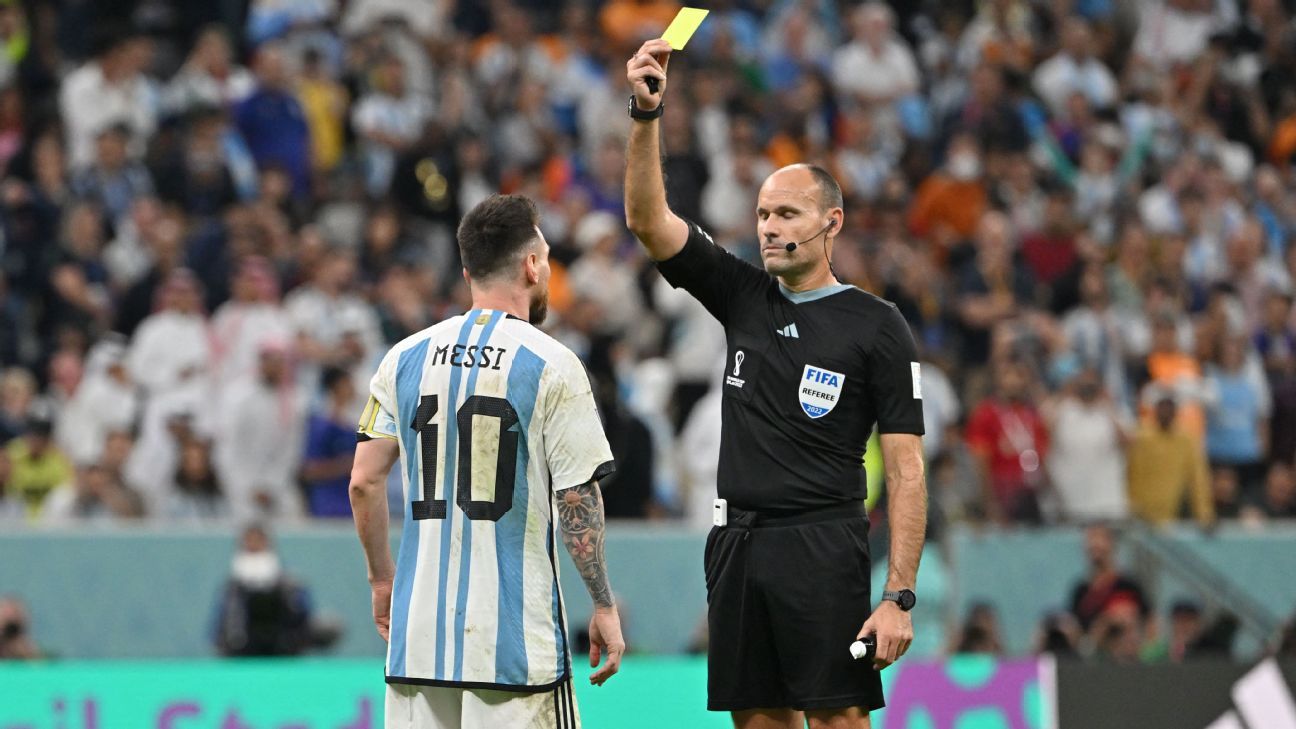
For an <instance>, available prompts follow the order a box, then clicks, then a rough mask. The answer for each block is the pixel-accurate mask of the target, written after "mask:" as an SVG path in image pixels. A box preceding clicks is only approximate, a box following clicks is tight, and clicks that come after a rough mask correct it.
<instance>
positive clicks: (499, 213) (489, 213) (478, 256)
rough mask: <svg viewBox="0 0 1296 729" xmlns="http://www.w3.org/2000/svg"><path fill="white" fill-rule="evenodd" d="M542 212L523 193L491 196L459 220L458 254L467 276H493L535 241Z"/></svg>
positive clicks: (480, 277)
mask: <svg viewBox="0 0 1296 729" xmlns="http://www.w3.org/2000/svg"><path fill="white" fill-rule="evenodd" d="M539 224H540V212H539V211H538V210H537V209H536V206H535V203H533V202H531V200H530V199H529V198H526V197H523V196H522V195H491V196H490V197H488V198H486V199H485V200H483V201H482V202H480V203H478V204H477V207H475V208H473V209H472V210H470V211H469V212H468V214H467V215H465V216H464V218H463V220H462V221H461V222H460V223H459V233H458V239H459V255H460V257H461V258H462V259H463V265H464V268H466V269H467V270H468V275H469V276H471V277H472V278H475V279H484V278H490V277H491V276H493V275H495V274H497V273H499V272H500V271H502V270H503V269H504V268H505V267H506V266H507V265H508V264H509V263H510V262H512V261H514V260H516V259H517V257H518V255H519V254H520V253H521V252H522V251H523V249H525V248H526V246H527V245H528V244H529V243H531V241H533V240H535V237H536V227H537V226H538V225H539Z"/></svg>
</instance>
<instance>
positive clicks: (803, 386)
mask: <svg viewBox="0 0 1296 729" xmlns="http://www.w3.org/2000/svg"><path fill="white" fill-rule="evenodd" d="M845 383H846V375H843V374H842V373H840V372H833V371H832V370H825V369H821V368H819V367H814V366H812V365H806V366H805V370H804V371H803V372H802V373H801V383H800V384H799V385H798V386H797V388H798V389H797V399H798V400H800V401H801V409H802V410H804V411H805V414H806V415H809V416H810V417H812V418H822V417H823V416H825V415H827V414H828V413H830V412H832V409H833V408H835V407H837V401H838V400H840V399H841V393H842V385H844V384H845Z"/></svg>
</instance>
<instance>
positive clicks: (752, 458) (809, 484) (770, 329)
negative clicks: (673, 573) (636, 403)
mask: <svg viewBox="0 0 1296 729" xmlns="http://www.w3.org/2000/svg"><path fill="white" fill-rule="evenodd" d="M688 226H689V237H688V242H687V243H685V245H684V248H683V250H681V251H680V252H679V253H678V254H676V255H675V256H674V257H672V258H670V259H668V260H665V261H661V262H660V263H658V264H657V265H658V268H659V269H660V270H661V273H662V276H664V277H665V278H666V280H667V281H668V282H669V283H670V284H671V285H672V286H674V287H676V288H683V289H684V290H686V291H688V292H689V293H690V294H692V295H693V296H694V297H696V298H697V299H698V300H699V301H701V302H702V304H703V305H704V306H705V307H706V308H707V310H708V311H710V312H711V314H712V315H713V316H715V318H716V319H719V320H720V323H721V324H723V325H724V328H725V338H726V339H727V340H728V352H729V354H728V358H727V360H726V362H725V372H724V384H723V388H724V404H723V407H722V412H723V426H722V430H721V438H720V468H719V483H718V487H719V493H720V497H721V498H724V499H727V500H728V501H729V503H730V505H732V506H737V507H739V508H744V509H761V510H779V511H783V510H789V511H802V510H808V509H817V508H823V507H828V506H834V505H837V504H842V503H845V502H850V501H862V500H863V499H864V497H865V495H866V493H867V490H866V485H865V483H864V481H865V479H864V476H863V457H864V448H865V445H866V443H867V441H868V437H869V433H870V432H872V430H873V424H874V423H875V422H876V423H877V425H878V430H879V431H880V432H882V433H913V434H916V435H922V433H923V417H922V399H921V397H922V395H921V389H920V388H921V384H920V379H919V371H918V356H917V352H916V350H915V348H914V342H913V336H912V335H911V334H910V333H909V326H908V325H907V324H906V323H905V321H904V318H903V317H902V316H901V315H900V312H899V311H897V310H896V307H895V305H894V304H891V303H890V302H888V301H884V300H882V299H879V298H878V297H876V296H873V295H872V294H869V293H866V292H864V291H861V290H860V289H857V288H855V287H853V286H845V285H837V286H831V287H827V288H823V289H818V290H815V291H810V292H802V293H794V292H791V291H788V290H786V289H784V288H782V286H781V285H780V284H779V282H778V280H777V279H775V278H774V277H773V276H770V275H769V274H768V273H766V272H765V271H764V270H763V269H761V268H757V267H755V266H753V265H751V264H749V263H746V262H744V261H741V260H739V259H737V258H735V257H734V256H733V255H731V254H729V253H728V252H727V251H725V250H724V249H722V248H720V247H719V246H717V245H715V243H714V242H713V241H712V240H711V236H709V235H708V234H707V233H706V232H704V231H703V230H702V229H701V228H700V227H698V225H696V224H695V223H692V222H690V223H689V224H688ZM685 447H686V448H687V447H688V444H685Z"/></svg>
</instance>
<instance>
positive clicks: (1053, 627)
mask: <svg viewBox="0 0 1296 729" xmlns="http://www.w3.org/2000/svg"><path fill="white" fill-rule="evenodd" d="M1083 636H1084V633H1083V631H1081V630H1080V624H1079V623H1078V622H1076V619H1075V616H1074V615H1072V614H1071V613H1068V612H1059V613H1053V614H1051V615H1049V616H1047V617H1045V618H1044V621H1043V622H1042V623H1040V627H1039V631H1038V632H1037V635H1036V639H1035V652H1036V653H1050V654H1052V655H1053V656H1054V657H1056V658H1075V657H1076V656H1077V655H1079V652H1078V647H1079V645H1080V641H1081V639H1082V638H1083Z"/></svg>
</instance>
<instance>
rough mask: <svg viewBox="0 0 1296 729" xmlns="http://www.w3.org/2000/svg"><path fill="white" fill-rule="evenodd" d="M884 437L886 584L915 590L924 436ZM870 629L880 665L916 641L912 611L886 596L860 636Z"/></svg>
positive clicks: (923, 501)
mask: <svg viewBox="0 0 1296 729" xmlns="http://www.w3.org/2000/svg"><path fill="white" fill-rule="evenodd" d="M880 440H881V443H882V462H883V464H884V466H885V468H886V485H887V515H888V518H889V519H890V527H891V549H890V555H889V556H888V557H887V560H888V562H889V564H888V566H887V580H886V588H885V589H886V590H888V591H894V590H902V589H910V590H912V589H914V587H915V585H914V581H915V580H916V579H917V577H918V560H919V559H920V558H921V557H922V549H923V540H924V538H925V536H926V533H927V482H926V479H925V477H924V475H923V451H922V436H919V435H914V434H912V433H883V434H882V435H881V438H880ZM870 633H872V634H874V635H875V636H876V638H877V652H876V654H875V658H874V663H875V664H876V666H877V667H878V668H885V667H886V666H889V665H890V664H892V663H894V662H895V661H896V660H897V659H899V658H900V656H903V655H904V654H905V651H907V650H909V644H910V643H912V642H913V621H912V619H911V618H910V616H909V613H907V612H905V611H903V610H901V609H900V607H899V606H898V605H896V603H894V602H891V601H889V600H884V601H882V602H880V603H879V604H878V606H877V609H876V610H874V611H873V614H872V615H870V616H869V619H868V620H867V621H865V623H864V627H863V628H861V629H860V632H859V636H858V637H861V638H862V637H864V636H865V635H868V634H870Z"/></svg>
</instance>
